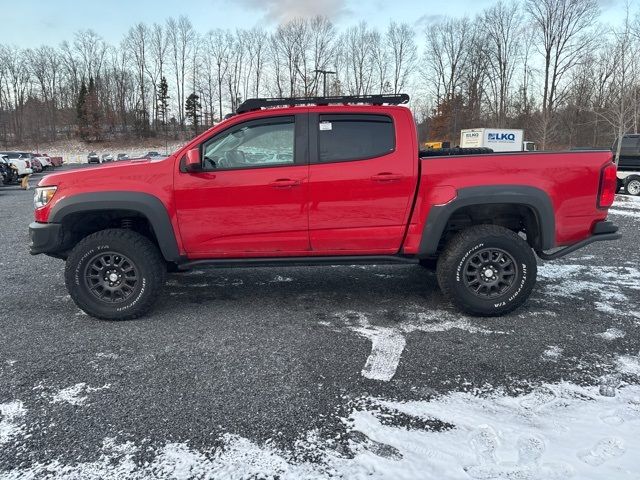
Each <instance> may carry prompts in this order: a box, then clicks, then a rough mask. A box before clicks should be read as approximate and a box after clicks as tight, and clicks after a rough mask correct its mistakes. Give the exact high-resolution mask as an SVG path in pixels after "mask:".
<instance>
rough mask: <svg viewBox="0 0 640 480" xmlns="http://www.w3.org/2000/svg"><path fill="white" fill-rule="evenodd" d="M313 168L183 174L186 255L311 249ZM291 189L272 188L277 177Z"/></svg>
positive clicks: (180, 199)
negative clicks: (309, 202) (309, 206)
mask: <svg viewBox="0 0 640 480" xmlns="http://www.w3.org/2000/svg"><path fill="white" fill-rule="evenodd" d="M308 176H309V166H308V165H298V166H287V167H273V168H259V169H244V170H227V171H221V172H207V173H195V174H191V173H178V174H177V175H176V177H175V184H174V188H175V202H176V208H177V211H178V219H179V222H180V233H181V234H182V242H183V245H184V248H185V251H186V253H187V255H189V256H193V257H194V258H196V257H198V258H202V257H201V256H203V255H204V256H205V257H207V256H212V257H225V256H231V257H233V256H237V255H238V254H242V253H271V254H274V255H275V254H277V255H282V254H284V253H287V252H308V251H309V249H310V248H309V216H308V212H307V197H308V187H309V182H308ZM283 178H288V179H292V180H295V181H298V182H299V184H298V185H296V186H292V187H275V186H272V185H270V183H271V182H274V181H276V180H278V179H283Z"/></svg>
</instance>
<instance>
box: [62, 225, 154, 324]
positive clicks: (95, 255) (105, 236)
mask: <svg viewBox="0 0 640 480" xmlns="http://www.w3.org/2000/svg"><path fill="white" fill-rule="evenodd" d="M111 254H112V255H113V257H114V259H112V260H111V263H112V264H114V265H115V264H117V262H118V259H120V260H119V261H120V266H122V264H123V263H124V265H125V266H124V267H123V268H125V269H126V268H129V273H124V270H122V272H121V273H122V274H123V275H124V276H125V278H126V275H128V274H131V273H130V272H131V268H133V272H134V273H135V283H134V281H133V280H131V281H130V282H129V283H130V284H132V285H127V289H128V290H126V291H125V293H121V294H120V295H122V298H120V299H116V301H114V300H111V301H109V300H107V299H104V298H100V297H99V295H100V289H102V290H101V291H102V292H105V291H106V290H109V289H108V288H106V287H107V286H106V285H105V286H101V287H100V286H98V288H93V289H92V286H93V287H95V285H96V284H97V283H98V281H99V282H102V276H103V275H107V274H106V273H105V274H103V273H100V274H99V277H100V278H99V279H98V280H96V279H95V278H89V277H90V276H91V275H93V277H96V272H101V270H100V269H95V268H93V267H92V266H95V265H104V266H105V267H104V268H105V269H107V268H110V267H109V266H108V265H109V262H108V261H107V262H105V261H104V260H103V259H102V257H101V256H102V255H104V256H106V258H107V259H108V258H109V255H111ZM123 258H124V259H126V262H123V260H122V259H123ZM105 271H107V270H105ZM108 271H109V272H111V271H114V272H115V266H114V270H108ZM116 275H117V273H116ZM165 279H166V266H165V262H164V259H163V258H162V256H161V255H160V252H159V251H158V248H157V247H156V246H155V245H154V244H153V243H152V242H151V241H150V240H149V239H148V238H146V237H144V236H142V235H140V234H139V233H136V232H134V231H131V230H123V229H108V230H101V231H99V232H96V233H93V234H91V235H89V236H87V237H85V238H83V239H82V240H81V241H80V242H78V244H77V245H76V246H75V247H74V248H73V250H72V251H71V253H70V255H69V257H68V258H67V262H66V266H65V284H66V286H67V290H68V291H69V294H70V295H71V298H72V299H73V301H74V302H75V303H76V305H77V306H78V307H79V308H80V309H82V310H83V311H85V312H86V313H88V314H89V315H91V316H92V317H96V318H100V319H103V320H131V319H134V318H138V317H140V316H142V315H144V314H145V313H147V312H148V311H149V310H150V309H151V307H152V306H153V304H154V303H155V301H156V299H157V298H158V296H159V295H160V293H161V292H162V289H163V287H164V283H165ZM105 280H106V277H105ZM91 282H94V284H93V285H92V284H91ZM102 283H104V284H107V282H106V281H105V282H102ZM115 288H116V289H117V288H118V287H117V286H116V287H115ZM107 294H109V292H107ZM111 295H113V293H111ZM112 298H113V297H112Z"/></svg>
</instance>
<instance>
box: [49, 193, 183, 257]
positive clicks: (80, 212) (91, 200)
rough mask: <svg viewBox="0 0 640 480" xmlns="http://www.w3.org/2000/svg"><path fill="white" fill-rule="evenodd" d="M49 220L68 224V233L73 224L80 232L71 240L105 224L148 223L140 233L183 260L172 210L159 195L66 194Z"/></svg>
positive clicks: (51, 213)
mask: <svg viewBox="0 0 640 480" xmlns="http://www.w3.org/2000/svg"><path fill="white" fill-rule="evenodd" d="M49 222H50V223H60V224H62V225H63V226H67V228H64V227H63V228H64V229H65V230H67V235H69V234H70V232H68V229H69V227H71V226H73V227H72V228H74V229H75V230H76V232H77V233H76V235H75V236H73V235H72V237H73V238H71V239H70V240H69V241H71V242H72V243H74V244H75V243H77V241H80V240H81V239H82V238H84V237H85V236H86V235H89V234H92V233H95V232H96V231H99V230H102V229H105V228H113V227H114V226H117V227H120V228H122V227H124V228H131V227H134V229H140V228H143V227H144V224H146V225H148V233H147V232H144V231H141V232H140V233H143V234H145V235H146V236H147V237H149V238H150V239H151V240H152V241H154V243H156V245H157V246H158V248H159V249H160V252H161V253H162V256H163V257H164V258H165V260H166V261H168V262H178V261H179V260H180V252H179V249H178V242H177V239H176V233H175V231H174V229H173V225H172V223H171V219H170V218H169V213H168V212H167V209H166V208H165V206H164V204H163V203H162V202H161V201H160V199H159V198H157V197H155V196H153V195H150V194H147V193H142V192H128V191H113V192H96V193H84V194H79V195H74V196H70V197H67V198H63V199H61V200H60V201H59V202H57V203H56V204H55V205H54V206H53V208H52V209H51V212H50V214H49ZM114 222H116V223H114ZM136 222H140V223H137V224H136ZM70 246H71V247H72V246H73V245H70Z"/></svg>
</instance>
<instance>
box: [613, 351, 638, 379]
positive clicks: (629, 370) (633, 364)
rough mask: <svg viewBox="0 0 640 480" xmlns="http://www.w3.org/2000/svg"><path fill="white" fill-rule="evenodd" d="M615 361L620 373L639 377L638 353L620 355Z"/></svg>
mask: <svg viewBox="0 0 640 480" xmlns="http://www.w3.org/2000/svg"><path fill="white" fill-rule="evenodd" d="M616 363H617V366H618V370H619V371H620V372H621V373H626V374H627V375H635V376H637V377H640V355H636V356H633V355H621V356H619V357H618V360H617V362H616Z"/></svg>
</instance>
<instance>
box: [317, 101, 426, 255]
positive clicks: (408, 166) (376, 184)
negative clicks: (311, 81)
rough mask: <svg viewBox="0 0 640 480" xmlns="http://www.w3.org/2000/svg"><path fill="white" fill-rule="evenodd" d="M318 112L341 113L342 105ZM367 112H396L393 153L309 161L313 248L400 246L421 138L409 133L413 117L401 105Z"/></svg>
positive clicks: (392, 249)
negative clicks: (321, 161) (324, 161)
mask: <svg viewBox="0 0 640 480" xmlns="http://www.w3.org/2000/svg"><path fill="white" fill-rule="evenodd" d="M316 111H317V113H320V114H322V113H340V112H344V107H323V108H318V109H314V112H316ZM367 113H370V114H385V115H389V114H392V115H393V120H394V126H395V131H396V148H395V151H394V152H392V153H389V154H388V155H384V156H381V157H377V158H372V159H366V160H357V161H346V162H335V163H323V164H312V165H310V169H309V185H310V188H309V199H310V208H309V229H310V232H309V236H310V240H311V247H312V249H313V250H314V251H318V252H328V251H341V250H345V251H346V252H345V253H349V254H358V253H370V252H371V251H373V250H375V251H376V252H377V253H397V252H398V250H399V249H400V246H401V243H402V238H403V237H404V233H405V230H406V225H407V221H408V216H409V211H410V206H411V201H412V200H413V197H414V193H415V189H416V182H417V168H418V165H417V162H416V159H415V157H416V152H417V150H418V147H417V141H416V139H415V135H412V136H409V137H408V138H407V135H406V133H407V132H411V131H412V130H413V128H414V126H413V125H414V121H413V117H412V116H411V112H410V111H409V110H408V109H406V108H403V107H377V108H376V107H369V108H367ZM381 174H382V175H381ZM385 174H388V175H385ZM386 178H391V179H390V180H386Z"/></svg>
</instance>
